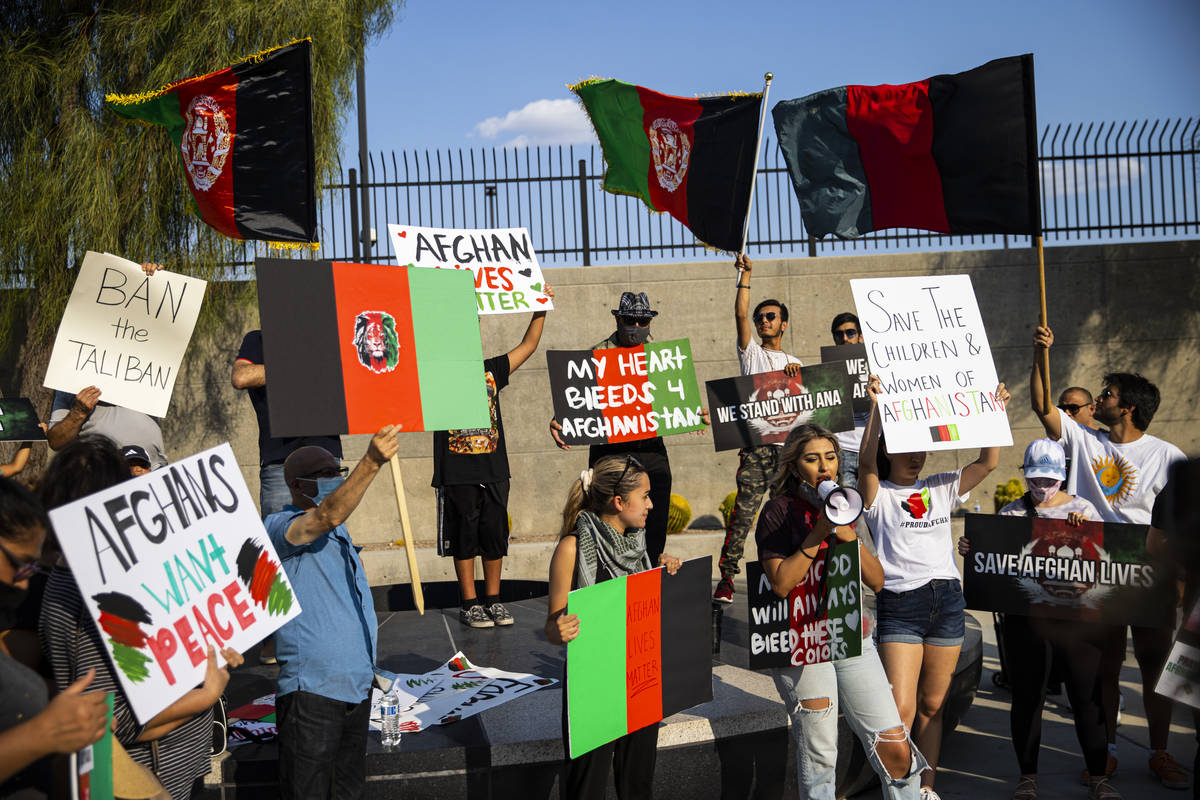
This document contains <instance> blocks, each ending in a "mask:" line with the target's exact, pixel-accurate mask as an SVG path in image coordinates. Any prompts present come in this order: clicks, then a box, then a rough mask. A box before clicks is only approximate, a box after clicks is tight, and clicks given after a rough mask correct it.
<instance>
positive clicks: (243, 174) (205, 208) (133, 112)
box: [104, 39, 317, 243]
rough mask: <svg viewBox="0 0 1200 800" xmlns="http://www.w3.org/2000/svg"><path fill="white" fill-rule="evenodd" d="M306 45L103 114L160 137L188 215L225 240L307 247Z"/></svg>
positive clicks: (310, 179) (119, 98)
mask: <svg viewBox="0 0 1200 800" xmlns="http://www.w3.org/2000/svg"><path fill="white" fill-rule="evenodd" d="M311 51H312V43H311V41H310V40H308V39H303V40H300V41H297V42H293V43H292V44H289V45H287V46H285V47H278V48H275V49H273V50H267V51H264V52H262V53H259V54H257V55H255V56H252V57H250V58H248V59H246V60H245V61H243V62H241V63H240V64H236V65H234V66H232V67H229V68H228V69H223V70H221V71H220V72H213V73H210V74H208V75H201V76H198V77H194V78H185V79H184V80H181V81H176V82H175V83H172V84H168V85H167V86H165V87H163V88H162V89H159V90H158V91H155V92H146V93H144V94H135V95H118V94H110V95H107V96H106V97H105V98H104V99H105V102H106V104H107V105H108V107H109V108H111V109H112V110H113V111H115V112H116V113H117V114H120V115H121V116H123V117H128V118H129V119H136V120H141V121H142V122H147V123H154V124H157V125H162V126H163V127H165V128H166V129H167V134H168V135H169V136H170V137H171V141H172V142H174V144H175V147H176V148H177V149H178V150H179V157H180V160H181V161H182V163H183V171H184V174H185V175H186V176H187V182H188V187H189V188H190V189H191V191H192V202H193V207H194V208H195V210H196V213H197V214H199V215H200V218H201V219H203V220H204V221H205V222H206V223H207V224H208V225H209V226H210V227H212V228H214V229H216V230H217V231H219V232H221V233H223V234H225V235H226V236H229V237H232V238H234V239H265V240H268V241H273V242H280V243H285V242H308V243H315V242H316V241H317V203H316V193H315V190H314V176H315V169H314V166H313V126H312V118H313V104H312V53H311Z"/></svg>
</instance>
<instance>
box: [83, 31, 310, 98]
mask: <svg viewBox="0 0 1200 800" xmlns="http://www.w3.org/2000/svg"><path fill="white" fill-rule="evenodd" d="M311 41H312V37H311V36H304V37H302V38H298V39H292V40H291V41H290V42H288V43H286V44H281V45H278V46H277V47H268V48H266V49H264V50H259V51H258V52H257V53H252V54H251V55H248V56H246V57H245V58H242V59H239V60H238V61H235V62H233V63H232V64H230V65H229V66H228V67H222V68H221V69H218V70H213V71H212V72H208V73H205V74H204V75H194V76H192V77H190V78H182V79H180V80H177V81H172V82H171V83H168V84H167V85H166V86H164V87H162V88H161V89H156V90H154V91H150V92H137V93H136V94H115V93H114V94H106V95H104V102H106V103H112V104H113V105H118V106H133V105H137V104H138V103H144V102H146V101H147V100H153V99H154V98H156V97H161V96H162V95H164V94H166V93H167V92H169V91H171V90H172V89H175V88H178V87H180V86H183V85H184V84H186V83H191V82H192V81H199V80H203V79H204V78H207V77H208V76H209V75H215V74H216V73H218V72H223V71H225V70H227V69H230V68H232V67H236V66H238V65H239V64H257V63H258V62H260V61H262V60H263V59H264V58H266V57H267V56H269V55H270V54H271V53H274V52H275V51H276V50H282V49H283V48H285V47H291V46H292V45H294V44H298V43H299V42H311Z"/></svg>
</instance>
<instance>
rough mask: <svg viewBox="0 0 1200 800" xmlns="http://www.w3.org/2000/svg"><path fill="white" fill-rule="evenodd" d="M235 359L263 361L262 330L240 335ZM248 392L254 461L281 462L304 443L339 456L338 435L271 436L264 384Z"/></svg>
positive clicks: (265, 463) (252, 361) (256, 362)
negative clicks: (253, 429)
mask: <svg viewBox="0 0 1200 800" xmlns="http://www.w3.org/2000/svg"><path fill="white" fill-rule="evenodd" d="M237 360H238V361H249V362H250V363H251V364H262V363H263V340H262V331H260V330H258V331H250V332H249V333H247V334H246V337H245V338H244V339H242V347H241V349H240V350H238V354H237ZM246 393H247V394H249V395H250V403H251V405H253V406H254V414H255V416H257V417H258V463H259V464H261V465H263V466H264V467H265V466H266V465H268V464H282V463H283V461H284V459H286V458H287V457H288V456H289V455H291V454H292V451H293V450H298V449H299V448H301V447H305V446H307V445H310V444H312V445H316V446H317V447H324V448H325V449H326V450H328V451H329V452H330V453H332V454H333V455H334V456H336V457H337V458H341V457H342V440H341V439H340V438H339V437H338V436H336V435H335V436H290V437H288V438H286V439H278V438H272V436H271V418H270V417H269V416H268V415H267V413H268V412H267V387H265V386H255V387H252V388H250V389H247V390H246Z"/></svg>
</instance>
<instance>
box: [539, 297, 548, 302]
mask: <svg viewBox="0 0 1200 800" xmlns="http://www.w3.org/2000/svg"><path fill="white" fill-rule="evenodd" d="M549 299H550V298H548V297H539V298H537V301H538V302H539V303H545V302H546V301H548V300H549Z"/></svg>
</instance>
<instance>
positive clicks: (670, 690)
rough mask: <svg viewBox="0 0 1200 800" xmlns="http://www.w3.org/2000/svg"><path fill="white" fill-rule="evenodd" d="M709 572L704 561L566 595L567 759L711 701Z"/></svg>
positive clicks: (708, 558) (709, 559) (706, 559)
mask: <svg viewBox="0 0 1200 800" xmlns="http://www.w3.org/2000/svg"><path fill="white" fill-rule="evenodd" d="M711 573H712V556H705V557H703V558H693V559H691V560H689V561H685V562H684V563H683V566H682V567H680V568H679V571H678V572H677V573H676V574H674V575H668V574H667V571H666V570H665V569H663V568H662V567H659V568H658V569H651V570H646V571H645V572H639V573H637V574H636V575H627V576H621V577H620V578H614V579H613V580H608V581H604V582H602V583H597V584H595V585H594V586H588V587H586V588H583V589H576V590H575V591H573V592H571V593H570V594H568V595H567V612H568V613H570V614H577V615H578V616H579V636H578V637H576V638H575V639H572V640H571V641H570V642H568V643H567V728H568V732H569V736H568V739H569V742H568V744H569V750H570V756H571V758H575V757H577V756H579V755H582V754H583V753H586V752H588V751H589V750H593V749H595V748H597V747H599V746H600V745H602V744H607V743H608V742H611V741H613V740H614V739H617V738H619V737H621V736H624V735H625V734H626V733H631V732H632V731H636V730H638V729H640V728H644V727H646V726H647V725H653V724H656V723H657V722H658V721H659V720H662V719H666V718H667V717H669V716H671V715H672V714H675V713H678V712H680V711H684V710H685V709H688V708H691V707H692V706H696V705H699V704H700V703H707V702H708V701H709V700H712V614H711V612H710V608H711V600H712V583H711V582H710V580H709V576H710V575H711Z"/></svg>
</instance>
